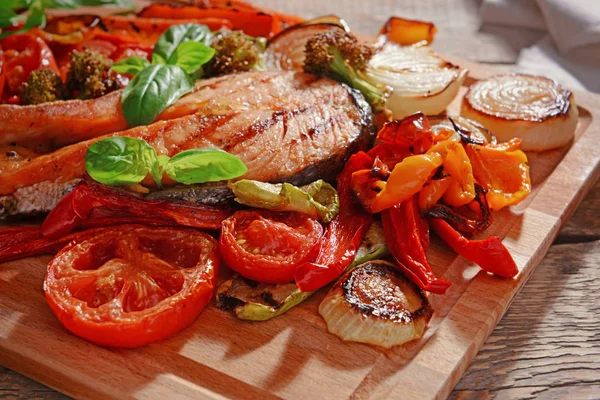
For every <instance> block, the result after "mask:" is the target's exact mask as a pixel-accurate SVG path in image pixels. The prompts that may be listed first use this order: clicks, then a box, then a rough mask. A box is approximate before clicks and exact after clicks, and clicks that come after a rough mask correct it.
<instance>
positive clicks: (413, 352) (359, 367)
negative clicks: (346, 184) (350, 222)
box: [0, 63, 600, 400]
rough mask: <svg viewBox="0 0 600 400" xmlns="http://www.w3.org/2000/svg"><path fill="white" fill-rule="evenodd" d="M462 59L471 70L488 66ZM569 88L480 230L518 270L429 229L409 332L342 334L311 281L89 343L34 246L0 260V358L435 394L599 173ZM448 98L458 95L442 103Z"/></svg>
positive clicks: (280, 387) (115, 376) (55, 373)
mask: <svg viewBox="0 0 600 400" xmlns="http://www.w3.org/2000/svg"><path fill="white" fill-rule="evenodd" d="M468 64H469V65H468V67H469V69H470V70H471V74H470V75H471V76H472V77H476V78H480V77H484V76H487V75H490V74H491V73H493V70H491V69H489V68H486V67H483V66H480V65H477V64H471V63H468ZM464 90H465V88H463V89H462V91H461V95H462V93H464ZM576 100H577V103H578V105H579V107H580V122H579V125H578V127H577V133H576V139H575V141H574V143H573V144H572V145H570V146H569V147H568V148H564V149H560V150H555V151H550V152H546V153H542V154H529V157H530V165H531V175H532V180H533V185H534V191H533V193H532V194H531V196H530V197H529V198H528V199H527V200H526V201H525V203H524V204H521V205H519V206H518V207H517V208H514V209H513V210H510V211H509V210H505V211H503V212H499V213H496V214H495V215H494V223H493V225H492V227H491V228H490V229H489V230H487V231H486V232H485V234H486V235H488V234H489V235H492V234H496V235H500V236H501V237H503V238H504V243H505V244H506V246H507V247H508V249H509V250H510V252H511V253H512V254H513V256H514V258H515V260H516V262H517V264H518V266H519V268H520V270H521V273H520V274H519V276H518V277H517V278H516V279H514V280H504V279H500V278H496V277H493V276H490V275H488V274H485V273H482V272H480V270H479V269H478V267H476V266H474V265H472V264H470V263H469V262H468V261H466V260H464V259H462V258H458V257H456V256H455V255H454V254H453V253H452V252H451V251H450V250H449V249H448V248H447V247H446V246H445V245H443V244H441V243H440V242H438V241H435V240H434V241H433V243H432V247H431V249H430V251H429V254H428V256H429V259H430V260H431V264H432V267H433V269H434V271H435V272H436V275H438V276H442V277H444V278H445V279H448V280H450V281H452V282H453V283H454V284H453V285H452V287H451V288H450V290H449V291H448V293H447V295H445V296H440V295H431V296H430V298H431V302H432V304H433V308H434V310H435V314H434V317H433V319H432V321H431V323H430V325H429V328H428V329H427V331H426V334H425V336H424V338H423V339H421V340H419V341H416V342H413V343H410V344H408V345H407V346H403V347H398V348H395V349H392V350H388V351H386V350H382V349H378V348H374V347H370V346H368V345H363V344H357V343H344V342H342V341H341V340H340V339H338V338H337V337H335V336H333V335H331V334H329V333H328V332H327V329H326V326H325V323H324V321H323V320H322V319H321V317H320V316H319V314H318V313H317V307H318V305H319V302H320V301H321V299H322V298H323V296H324V294H325V290H322V291H321V292H319V293H318V294H316V295H314V296H313V297H312V298H310V299H309V300H308V301H307V302H305V303H304V304H302V305H301V306H299V307H296V308H294V309H292V310H291V311H290V312H288V313H287V314H285V315H284V316H282V317H279V318H276V319H274V320H272V321H267V322H257V323H251V322H243V321H239V320H237V319H235V318H234V317H233V316H231V315H230V314H229V313H227V312H224V311H220V310H218V309H216V308H215V307H214V306H213V305H210V306H209V307H207V309H206V310H204V312H203V313H202V314H201V315H200V317H199V318H198V319H197V320H196V321H195V322H194V323H193V324H192V325H191V326H190V327H188V328H187V329H185V330H184V331H182V332H180V333H179V334H177V335H176V336H174V337H172V338H170V339H168V340H165V341H163V342H161V343H157V344H153V345H149V346H146V347H143V348H139V349H134V350H112V349H106V348H101V347H98V346H95V345H92V344H90V343H88V342H86V341H84V340H82V339H79V338H77V337H75V336H73V335H71V334H69V333H68V332H67V331H65V329H63V327H62V326H61V324H60V323H59V322H58V321H57V320H56V318H54V316H53V314H52V313H51V311H50V309H49V308H48V306H47V304H46V301H45V299H44V295H43V292H42V282H43V279H44V275H45V268H46V264H47V262H48V261H49V260H50V257H49V256H46V257H37V258H29V259H26V260H19V261H14V262H10V263H5V264H1V265H0V364H2V365H4V366H6V367H8V368H11V369H14V370H16V371H18V372H20V373H22V374H25V375H27V376H29V377H31V378H33V379H36V380H38V381H40V382H42V383H44V384H46V385H49V386H51V387H53V388H55V389H57V390H59V391H61V392H63V393H66V394H68V395H71V396H74V397H78V398H92V399H107V398H115V399H117V398H118V399H123V398H144V399H164V398H168V399H171V398H222V397H232V398H248V399H255V398H262V399H269V398H278V397H283V398H319V399H321V398H350V397H352V398H365V397H372V398H382V397H389V398H406V399H420V400H423V399H429V398H444V397H446V396H447V395H448V394H449V393H450V391H451V390H452V388H453V386H454V385H455V384H456V382H457V381H458V380H459V378H460V376H461V375H462V373H463V372H464V371H465V369H466V368H467V366H468V365H469V363H470V362H471V360H472V359H473V358H474V357H475V355H476V354H477V351H478V350H479V349H480V347H481V346H482V344H483V343H484V341H485V340H486V338H487V337H488V335H489V334H490V333H491V332H492V330H493V329H494V327H495V326H496V324H497V323H498V321H499V320H500V318H501V317H502V315H503V314H504V312H505V311H506V309H507V308H508V307H509V305H510V303H511V301H512V299H513V298H514V296H515V295H516V294H517V293H518V291H519V290H520V289H521V287H522V286H523V285H524V284H525V282H526V281H527V279H528V278H529V276H530V275H531V273H532V271H533V269H534V268H535V266H536V265H537V264H538V262H539V261H540V260H541V259H542V258H543V256H544V254H545V252H546V251H547V249H548V247H549V246H550V244H551V243H552V240H553V239H554V237H555V236H556V235H557V234H558V232H559V230H560V228H561V226H562V225H563V224H564V222H565V221H566V220H567V219H568V218H569V217H570V215H571V214H572V212H573V211H574V210H575V208H576V207H577V205H578V204H579V202H580V200H581V199H582V198H583V196H584V194H585V193H586V192H587V191H588V190H589V188H590V187H591V186H592V185H593V183H594V182H595V181H596V179H597V178H598V176H599V174H600V168H599V164H600V147H598V145H597V143H598V140H600V96H598V95H593V94H589V93H576ZM459 104H460V96H459V98H458V99H456V100H455V101H454V102H453V104H452V105H451V106H450V108H449V113H450V114H455V113H457V112H458V109H459ZM548 290H552V288H548ZM523 323H527V321H523Z"/></svg>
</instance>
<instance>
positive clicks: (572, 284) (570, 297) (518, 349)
mask: <svg viewBox="0 0 600 400" xmlns="http://www.w3.org/2000/svg"><path fill="white" fill-rule="evenodd" d="M258 2H259V3H265V5H269V6H271V7H273V8H278V9H282V10H284V11H285V10H286V8H288V9H289V7H295V8H296V9H298V8H299V7H300V8H302V7H305V6H306V7H313V6H314V5H315V4H317V3H318V4H321V5H322V4H324V3H323V2H318V1H314V0H308V1H302V2H300V1H296V0H294V1H287V2H282V1H276V0H260V1H258ZM301 3H303V5H300V4H301ZM341 3H344V4H343V5H342V4H338V3H337V2H335V6H336V10H342V9H343V14H344V16H348V15H350V16H351V18H353V20H355V21H361V20H362V21H369V20H370V19H371V20H372V21H376V22H377V24H378V23H379V21H380V20H381V19H383V18H387V16H388V15H390V14H392V13H396V14H403V13H402V12H400V10H404V11H408V13H409V14H411V13H413V14H414V17H421V18H423V16H422V15H434V16H435V18H429V19H434V20H436V22H437V23H438V25H439V23H440V21H442V26H444V25H443V24H444V21H445V24H446V25H445V26H446V27H447V26H448V25H454V27H453V28H452V29H455V31H453V32H454V34H450V35H448V38H446V39H444V46H443V47H442V49H443V50H444V51H445V52H447V53H454V54H461V55H465V54H464V53H465V52H467V53H469V50H468V49H469V48H472V49H480V50H477V51H475V52H474V53H471V55H473V54H474V55H475V57H474V58H478V59H485V58H486V57H485V56H481V54H479V53H480V52H481V51H485V50H481V48H484V49H485V48H488V47H490V46H491V45H489V43H488V44H487V45H486V43H485V39H484V42H483V43H484V45H483V46H479V47H477V46H465V45H464V43H460V42H457V41H456V40H455V39H456V38H457V36H456V35H455V34H456V32H459V31H460V32H464V31H465V30H470V31H472V32H474V31H476V30H477V27H476V25H477V20H476V17H473V14H474V13H473V10H474V9H476V7H477V5H478V3H479V2H478V1H476V0H473V1H469V0H460V1H458V0H457V1H455V2H452V4H453V7H455V9H453V10H454V11H456V13H458V14H460V12H463V13H465V12H466V13H468V17H465V18H466V19H463V20H462V21H463V22H462V23H456V24H453V23H450V24H449V23H448V21H450V20H451V18H447V20H445V19H444V11H443V9H444V7H446V8H447V7H448V6H447V5H446V6H445V5H444V4H443V3H444V2H441V1H415V0H408V1H407V0H404V1H398V2H390V1H383V0H382V1H374V2H372V3H375V5H376V6H377V7H374V8H373V9H372V12H369V10H367V11H365V10H364V7H363V6H364V4H366V3H368V2H356V1H353V0H350V1H343V2H341ZM359 3H360V4H359ZM448 3H449V2H446V4H448ZM332 4H333V3H332ZM423 4H426V5H427V6H426V7H423V6H422V5H423ZM457 4H458V6H457ZM369 5H371V3H369ZM353 7H354V8H353ZM432 7H433V9H434V13H433V14H431V12H432V11H431V8H432ZM424 8H428V9H429V11H427V10H424ZM454 11H453V12H454ZM340 13H342V12H341V11H340ZM427 13H430V14H427ZM404 14H406V13H404ZM307 16H309V15H307ZM411 16H413V15H412V14H411ZM369 18H370V19H369ZM348 19H350V18H348ZM377 27H378V25H377ZM377 27H376V26H375V22H371V23H370V25H369V26H368V27H367V28H368V29H365V31H366V32H371V31H376V29H377ZM447 33H448V30H447V29H445V30H441V33H440V34H439V35H438V38H441V37H443V36H442V35H445V34H447ZM461 34H462V33H461ZM452 38H454V40H452ZM438 43H439V41H438ZM472 44H473V43H472ZM480 44H481V42H480ZM438 46H439V44H438ZM438 48H439V47H438ZM499 48H501V46H499V47H498V46H497V47H496V48H495V49H494V50H492V51H491V53H489V54H494V52H500V53H502V50H498V49H499ZM509 53H510V52H507V53H506V54H505V55H506V57H507V59H508V58H509V57H510V54H509ZM478 54H479V56H478ZM596 138H598V136H596ZM596 140H597V139H596ZM574 179H576V178H574ZM565 184H567V185H568V177H566V178H565ZM555 190H556V189H555ZM558 197H560V195H559V196H558ZM550 203H552V202H551V201H550ZM555 205H556V204H550V206H555ZM599 210H600V184H596V185H595V186H594V189H593V190H592V192H591V193H590V194H589V195H588V196H587V197H586V199H585V200H584V202H583V203H582V206H581V207H580V208H579V209H578V211H577V212H576V213H575V215H574V216H573V218H572V219H571V220H570V221H569V223H568V224H567V226H566V227H565V228H564V230H563V233H562V234H561V235H560V236H559V237H558V239H557V240H556V242H555V244H554V245H553V246H552V247H551V248H550V250H549V252H548V255H547V256H546V257H545V258H544V259H543V260H542V262H541V264H540V265H539V267H538V268H537V270H536V272H535V274H534V275H533V277H532V278H531V279H530V281H529V283H528V284H527V286H526V287H525V288H524V289H523V291H522V293H521V294H520V295H519V296H518V297H517V298H516V300H515V301H514V303H513V305H512V306H511V308H510V309H509V311H508V313H507V314H506V315H505V317H504V318H503V320H502V321H501V322H500V324H499V325H498V326H497V327H496V329H495V330H494V332H493V334H492V335H491V336H490V337H489V339H488V340H487V342H486V344H485V345H484V347H483V348H482V350H481V352H480V353H479V355H478V356H477V358H476V359H475V361H474V362H473V363H472V364H471V366H470V367H469V369H468V370H467V371H466V373H465V375H464V377H463V378H462V380H460V382H459V383H458V384H457V385H456V388H455V390H454V392H452V395H451V398H456V399H471V398H473V399H474V398H477V399H479V398H487V397H496V398H510V399H512V398H537V397H545V398H558V397H560V398H569V399H570V398H599V397H600V382H599V375H600V373H599V372H598V366H599V365H600V356H599V354H600V349H599V347H598V344H599V343H600V336H599V334H598V333H597V332H598V331H600V327H599V326H598V320H599V319H598V318H597V317H596V315H597V313H598V311H599V309H600V305H599V298H600V297H599V295H598V293H599V291H600V279H598V278H599V275H598V270H597V265H598V264H599V263H600V249H599V246H600V244H599V243H600V242H599V241H598V239H600V215H599V214H600V211H599ZM0 296H1V295H0ZM230 346H232V347H231V348H232V349H235V348H240V344H237V345H233V344H230ZM149 353H150V355H152V353H153V352H152V351H149ZM229 355H230V356H233V357H236V356H237V357H241V355H240V354H236V353H235V352H234V353H232V354H229ZM441 357H442V358H443V357H444V356H443V355H442V356H441ZM1 361H2V360H1V359H0V363H1ZM322 361H323V360H321V362H322ZM305 362H315V361H310V360H308V361H305ZM316 362H318V361H316ZM442 364H443V363H442ZM186 366H192V365H191V364H187V363H185V362H184V363H183V364H182V368H186ZM32 368H35V366H34V365H32ZM203 372H208V373H209V376H212V377H214V378H218V377H219V375H218V374H216V375H215V374H214V372H212V373H211V372H210V371H204V370H203V371H199V372H198V373H203ZM29 373H31V372H29ZM190 374H191V372H190ZM188 378H189V375H188ZM368 388H369V387H368V385H367V386H364V385H363V389H364V390H363V392H361V393H362V394H366V393H368V392H369V390H368ZM246 389H248V390H250V389H249V388H247V387H245V386H242V388H241V391H242V392H238V393H243V391H244V390H246ZM393 389H395V390H394V392H393V393H395V394H396V396H399V397H404V396H402V393H403V387H395V388H393ZM248 393H252V392H251V391H250V392H248ZM248 393H246V395H248ZM255 394H257V395H258V393H255ZM262 395H263V397H269V396H267V395H266V394H262ZM357 397H360V396H357ZM0 398H42V399H64V398H66V397H65V396H63V395H61V394H59V393H58V392H55V391H53V390H52V389H48V388H47V387H45V386H43V385H40V384H38V383H36V382H34V381H32V380H29V379H28V378H25V377H23V376H22V375H19V374H16V373H14V372H12V371H10V370H7V369H5V368H1V369H0ZM165 398H166V397H165Z"/></svg>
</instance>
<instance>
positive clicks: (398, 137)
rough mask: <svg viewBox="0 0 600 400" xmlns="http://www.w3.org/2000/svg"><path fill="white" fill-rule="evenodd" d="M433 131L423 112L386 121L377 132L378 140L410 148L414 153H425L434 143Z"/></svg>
mask: <svg viewBox="0 0 600 400" xmlns="http://www.w3.org/2000/svg"><path fill="white" fill-rule="evenodd" d="M433 136H434V135H433V132H432V131H431V125H430V124H429V120H428V119H427V117H426V116H425V114H423V113H416V114H413V115H411V116H409V117H406V118H404V119H401V120H396V121H393V122H388V123H386V124H385V125H384V126H383V128H382V129H381V130H380V131H379V133H378V134H377V142H379V143H383V144H386V145H396V146H400V147H405V148H407V149H410V152H411V153H413V154H423V153H425V152H426V151H427V150H429V149H430V148H431V146H432V145H433V140H434V137H433Z"/></svg>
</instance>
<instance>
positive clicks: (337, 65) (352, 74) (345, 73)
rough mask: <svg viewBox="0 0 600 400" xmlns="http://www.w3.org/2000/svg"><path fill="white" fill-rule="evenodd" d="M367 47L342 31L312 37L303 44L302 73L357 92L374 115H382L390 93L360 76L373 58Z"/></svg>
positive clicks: (372, 52)
mask: <svg viewBox="0 0 600 400" xmlns="http://www.w3.org/2000/svg"><path fill="white" fill-rule="evenodd" d="M373 54H374V50H373V48H372V47H371V46H368V45H366V44H361V43H360V42H359V41H358V39H356V37H355V36H353V35H351V34H349V33H346V32H344V31H342V30H330V31H327V32H322V33H318V34H316V35H314V36H313V37H312V38H310V39H309V40H308V41H307V42H306V48H305V59H304V72H306V73H309V74H313V75H320V76H326V77H328V78H331V79H334V80H336V81H340V82H343V83H345V84H347V85H349V86H351V87H353V88H354V89H357V90H359V91H360V92H361V93H362V94H363V96H365V98H366V99H367V101H368V102H369V103H370V104H371V107H372V108H373V110H374V111H375V112H382V111H385V105H386V102H387V98H388V97H389V96H390V89H389V88H388V87H386V86H375V85H373V84H371V83H369V82H367V81H366V80H365V79H364V78H363V77H362V76H361V74H362V73H363V72H364V71H365V69H366V68H367V64H368V63H369V61H370V60H371V58H372V57H373Z"/></svg>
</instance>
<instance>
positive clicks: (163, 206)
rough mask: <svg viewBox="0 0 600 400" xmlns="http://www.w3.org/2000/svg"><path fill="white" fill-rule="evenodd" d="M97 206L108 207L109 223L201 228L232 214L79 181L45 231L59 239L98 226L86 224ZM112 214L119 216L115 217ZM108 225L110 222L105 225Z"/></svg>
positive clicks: (49, 218)
mask: <svg viewBox="0 0 600 400" xmlns="http://www.w3.org/2000/svg"><path fill="white" fill-rule="evenodd" d="M98 207H106V208H109V209H110V210H104V213H103V216H102V217H103V218H105V223H107V224H111V225H113V224H124V223H136V222H137V223H144V222H146V221H148V220H155V221H156V224H159V225H181V226H189V227H193V228H200V229H219V228H220V227H221V222H223V220H225V219H226V218H228V217H229V216H230V215H231V212H230V210H227V209H224V208H218V207H210V206H204V205H200V204H191V203H184V202H174V201H163V200H144V199H140V198H138V197H135V196H132V195H130V194H127V193H123V192H119V191H116V190H113V189H108V188H106V187H103V186H100V185H88V184H87V183H85V182H82V183H80V184H79V185H77V186H76V187H75V189H73V191H72V192H71V193H70V194H69V195H67V196H65V197H64V198H63V199H62V200H61V201H60V202H59V203H58V204H57V205H56V207H55V208H54V210H52V212H50V214H48V216H47V217H46V220H45V221H44V222H43V223H42V234H43V235H44V236H45V237H48V238H58V237H61V236H64V235H66V234H68V233H70V232H73V231H75V230H76V229H78V228H80V227H84V226H99V225H100V221H99V220H96V221H90V222H91V223H83V221H84V220H87V219H88V218H89V217H90V213H92V211H93V210H94V209H96V208H98ZM111 212H112V213H114V214H113V215H112V216H114V217H119V218H112V216H111ZM104 226H108V225H104Z"/></svg>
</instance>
